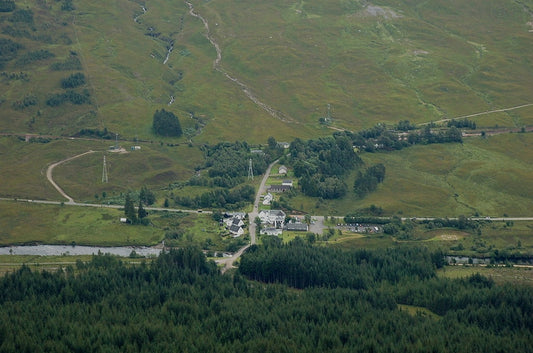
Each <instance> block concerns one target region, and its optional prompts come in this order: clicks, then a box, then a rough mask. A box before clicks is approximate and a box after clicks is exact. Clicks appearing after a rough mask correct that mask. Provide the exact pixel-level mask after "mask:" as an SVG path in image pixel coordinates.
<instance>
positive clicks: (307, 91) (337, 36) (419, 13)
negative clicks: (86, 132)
mask: <svg viewBox="0 0 533 353" xmlns="http://www.w3.org/2000/svg"><path fill="white" fill-rule="evenodd" d="M17 4H18V6H19V7H23V6H24V5H28V6H30V8H31V9H32V10H33V12H34V24H33V27H32V29H35V31H34V32H32V33H31V34H30V35H27V36H26V37H24V36H19V37H14V39H15V40H16V41H18V42H20V43H21V44H23V45H24V46H25V49H23V50H21V52H20V54H19V56H20V55H23V54H24V53H27V52H29V51H32V50H38V49H47V50H50V51H51V52H53V53H54V54H55V55H56V56H55V57H54V58H50V59H47V60H44V61H37V62H33V63H30V64H28V65H25V66H20V65H16V63H15V61H13V62H10V63H8V64H7V66H6V67H5V68H4V70H5V71H6V72H9V73H10V72H18V71H21V70H22V71H25V72H28V73H30V80H29V82H24V81H20V80H7V79H5V78H3V79H1V80H0V86H1V88H2V91H3V92H4V93H3V94H2V95H1V98H2V100H4V102H3V103H2V112H3V113H2V119H0V128H1V129H2V130H3V131H12V132H21V131H33V132H42V133H57V134H58V133H66V134H69V133H73V132H76V131H78V130H79V129H80V128H82V127H100V128H102V127H103V126H106V127H108V129H110V130H112V131H116V132H118V133H120V134H121V135H122V136H130V137H133V136H139V137H147V138H152V135H151V131H150V125H151V116H152V114H153V112H154V111H155V110H156V109H161V108H166V109H170V110H172V111H173V112H175V113H176V114H177V115H178V116H180V117H181V118H182V122H183V124H184V127H189V128H192V129H194V128H195V122H194V121H193V120H191V119H187V117H188V115H189V112H193V113H194V114H195V116H197V117H200V118H201V119H202V120H203V121H204V122H205V123H207V126H206V127H205V128H204V129H202V131H201V133H200V135H199V136H197V137H196V138H195V139H196V140H197V141H199V142H201V141H213V140H235V139H247V140H248V141H250V142H265V140H266V137H267V136H268V135H274V136H275V137H277V138H278V140H288V139H291V138H292V137H295V136H300V137H310V136H316V135H324V134H327V133H328V130H327V129H323V128H321V127H320V126H319V125H318V123H317V120H318V118H319V117H321V116H323V115H324V114H325V112H326V104H328V103H330V104H332V107H333V111H332V113H333V116H334V118H335V119H334V124H335V125H336V126H339V127H344V128H348V129H352V130H357V129H359V128H361V127H368V126H370V125H373V124H375V123H376V122H378V121H385V122H396V121H398V120H400V119H406V118H407V119H410V120H411V121H415V122H424V121H431V120H437V119H439V118H442V117H453V116H458V115H464V114H468V113H475V112H479V111H485V110H490V109H495V108H503V107H510V106H515V105H519V104H524V103H530V102H531V99H532V98H531V97H530V92H531V90H532V83H531V82H533V80H532V79H533V73H532V72H531V70H530V67H531V63H530V58H531V57H532V54H533V53H532V51H533V49H532V46H531V45H530V41H531V33H529V32H528V29H529V28H530V27H529V26H528V25H527V22H528V21H530V20H531V16H532V13H533V12H532V10H528V8H529V9H533V4H532V3H531V0H529V1H525V2H521V3H516V2H510V3H501V2H500V1H496V0H491V1H481V0H477V1H453V2H449V1H444V0H442V1H440V0H439V1H432V2H425V3H419V2H414V1H409V0H404V1H401V2H398V1H392V0H389V1H384V2H381V3H380V4H379V5H380V6H381V8H382V9H384V10H385V11H390V12H388V15H387V16H383V15H378V16H375V15H371V14H369V13H368V12H367V11H365V10H364V9H363V8H362V6H361V3H360V2H359V1H357V0H351V1H348V0H338V1H324V0H311V1H307V2H302V1H286V0H276V1H273V2H272V1H271V2H267V3H265V2H261V1H247V2H246V3H241V2H235V1H234V0H224V1H216V2H202V3H199V2H195V9H196V11H197V12H198V13H200V14H201V15H202V16H204V17H205V18H206V19H207V20H208V21H209V23H210V27H211V32H212V34H213V36H214V38H215V39H216V40H217V42H219V43H220V46H221V49H222V63H221V67H222V68H223V69H224V70H225V71H227V72H228V73H230V74H231V75H232V76H234V77H236V78H238V79H240V80H241V81H243V82H244V83H246V84H247V85H248V86H249V88H250V90H251V91H252V92H254V93H255V94H256V95H257V96H258V98H259V99H260V100H261V101H263V102H265V103H267V104H269V105H271V106H272V107H274V108H275V109H278V110H280V111H281V112H283V113H284V114H285V115H286V116H288V117H289V118H290V119H292V121H293V123H289V124H285V123H282V122H281V121H279V120H277V119H275V118H273V117H271V116H270V115H268V114H267V113H266V112H265V111H263V110H262V109H261V108H259V107H257V106H256V105H254V104H253V103H252V102H251V101H250V100H249V99H248V98H247V97H246V96H245V95H244V94H243V92H242V89H241V88H240V87H239V86H237V85H235V84H234V83H232V82H231V81H230V80H228V79H226V78H225V77H224V76H223V74H222V73H220V72H216V71H214V70H213V60H214V58H215V56H216V53H215V50H214V48H213V46H212V45H211V44H210V43H209V42H208V41H207V39H206V38H205V36H204V34H205V29H204V27H203V24H202V22H201V21H200V20H199V19H197V18H194V17H192V16H190V15H189V14H188V7H187V5H186V4H185V3H183V2H171V1H167V0H154V1H151V2H150V3H149V4H147V5H146V8H147V12H146V13H145V14H143V13H142V10H141V5H140V3H139V2H135V1H131V0H119V1H114V2H113V3H109V2H106V1H102V0H98V1H91V2H81V1H76V2H75V7H76V9H75V10H74V11H72V12H65V11H61V10H60V3H50V4H45V3H41V4H42V5H38V4H35V3H33V2H27V3H25V2H17ZM44 4H45V5H44ZM393 13H394V14H397V15H398V16H397V17H392V16H391V15H390V14H393ZM9 16H11V14H10V13H4V14H0V25H1V26H2V27H3V28H5V27H6V26H8V25H10V26H15V25H14V24H13V23H11V22H9ZM134 18H137V21H136V22H135V21H134ZM17 26H19V27H21V28H27V27H28V26H26V27H25V24H18V25H17ZM37 33H38V34H41V33H46V34H48V35H49V36H50V38H49V39H47V40H43V39H42V38H37V37H38V36H37ZM147 33H159V35H158V37H157V38H156V37H153V36H148V35H146V34H147ZM0 36H2V37H5V38H8V37H9V35H6V34H0ZM11 38H13V37H11ZM169 41H173V42H174V51H173V52H172V53H171V55H170V59H169V61H168V62H167V63H166V64H163V61H164V59H165V56H166V51H167V48H166V47H167V45H168V43H169ZM71 52H76V53H77V54H78V57H79V58H80V59H81V60H82V64H83V69H82V72H84V74H85V75H86V77H87V78H88V83H87V84H86V85H85V86H84V87H83V88H86V89H88V90H89V91H90V92H91V98H92V100H91V104H85V105H81V106H75V105H72V104H66V105H63V106H60V107H56V108H51V107H48V106H46V104H45V101H46V98H47V97H48V95H49V94H50V93H52V92H55V93H57V92H62V89H61V87H60V85H59V82H60V80H61V78H64V77H66V76H68V75H69V74H70V73H72V72H75V71H60V72H57V71H51V70H50V69H49V67H50V65H51V64H53V63H54V62H60V61H63V60H65V59H66V58H68V56H69V55H70V53H71ZM29 94H33V95H35V96H36V97H37V98H38V104H37V105H35V106H31V107H28V108H26V109H24V110H16V109H13V107H12V104H13V102H15V101H17V100H21V99H22V98H24V97H25V96H26V95H29ZM170 96H174V97H175V102H174V104H173V105H171V106H168V102H169V101H170ZM530 113H531V109H529V110H516V111H513V113H512V114H511V113H508V114H502V115H503V116H502V117H500V118H499V119H498V120H497V121H498V125H500V126H502V125H506V126H521V125H522V124H527V123H529V122H530V121H531V118H530V116H531V114H530ZM32 118H35V119H34V120H35V121H34V122H33V123H31V121H32Z"/></svg>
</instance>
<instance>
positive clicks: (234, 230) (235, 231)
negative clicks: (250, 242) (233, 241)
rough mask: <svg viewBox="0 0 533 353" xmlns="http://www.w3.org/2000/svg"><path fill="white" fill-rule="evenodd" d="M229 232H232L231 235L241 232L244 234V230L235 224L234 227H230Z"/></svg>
mask: <svg viewBox="0 0 533 353" xmlns="http://www.w3.org/2000/svg"><path fill="white" fill-rule="evenodd" d="M229 231H230V232H231V233H240V232H242V228H241V227H239V226H237V225H234V224H233V225H231V226H230V227H229Z"/></svg>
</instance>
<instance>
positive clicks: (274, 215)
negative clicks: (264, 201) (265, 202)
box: [258, 210, 286, 229]
mask: <svg viewBox="0 0 533 353" xmlns="http://www.w3.org/2000/svg"><path fill="white" fill-rule="evenodd" d="M258 217H259V219H261V223H262V224H266V225H267V226H271V227H273V228H278V229H282V228H283V225H284V224H285V217H286V215H285V212H283V211H282V210H261V211H260V212H259V215H258Z"/></svg>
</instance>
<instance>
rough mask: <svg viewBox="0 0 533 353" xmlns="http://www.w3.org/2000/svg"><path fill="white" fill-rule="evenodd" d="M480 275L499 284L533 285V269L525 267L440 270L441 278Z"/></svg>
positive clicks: (476, 267) (470, 267) (448, 267)
mask: <svg viewBox="0 0 533 353" xmlns="http://www.w3.org/2000/svg"><path fill="white" fill-rule="evenodd" d="M476 273H479V274H481V275H484V276H487V277H489V278H492V279H493V280H494V282H495V283H497V284H503V285H505V284H508V283H515V284H523V285H528V286H531V285H533V269H531V268H523V267H484V266H446V267H444V268H443V269H442V270H439V276H442V277H448V278H464V277H468V276H471V275H474V274H476Z"/></svg>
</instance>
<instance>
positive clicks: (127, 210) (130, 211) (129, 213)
mask: <svg viewBox="0 0 533 353" xmlns="http://www.w3.org/2000/svg"><path fill="white" fill-rule="evenodd" d="M124 214H125V215H126V218H127V219H128V220H129V221H130V222H131V223H133V224H135V223H137V214H136V213H135V206H134V205H133V200H132V198H131V196H130V194H129V193H128V194H126V201H125V202H124Z"/></svg>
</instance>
